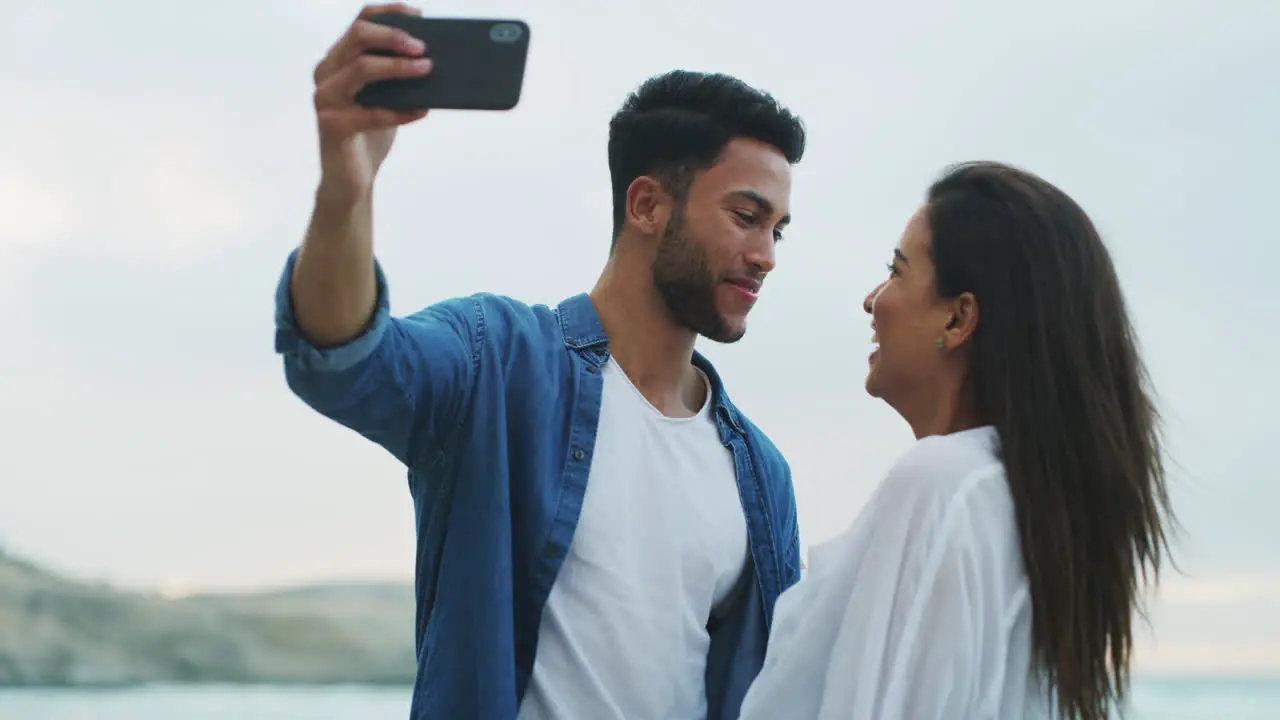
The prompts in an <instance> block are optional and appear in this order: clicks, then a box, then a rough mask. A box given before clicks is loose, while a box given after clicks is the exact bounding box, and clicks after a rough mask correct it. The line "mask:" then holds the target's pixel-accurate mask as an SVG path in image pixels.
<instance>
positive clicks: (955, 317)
mask: <svg viewBox="0 0 1280 720" xmlns="http://www.w3.org/2000/svg"><path fill="white" fill-rule="evenodd" d="M978 315H979V312H978V298H976V297H974V295H973V293H969V292H966V293H961V294H960V296H959V297H957V298H956V299H955V300H952V301H951V318H950V319H949V320H948V321H947V327H946V330H944V331H943V336H944V337H945V338H946V344H947V347H952V348H957V347H960V346H961V345H963V344H965V343H966V342H968V340H969V338H970V337H971V336H972V335H973V333H974V331H975V330H977V329H978Z"/></svg>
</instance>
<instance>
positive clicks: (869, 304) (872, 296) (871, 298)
mask: <svg viewBox="0 0 1280 720" xmlns="http://www.w3.org/2000/svg"><path fill="white" fill-rule="evenodd" d="M883 289H884V283H880V284H879V285H877V286H876V287H875V289H874V290H872V291H871V292H869V293H867V296H866V297H865V298H863V300H862V309H863V310H864V311H865V312H866V313H867V314H868V315H870V314H871V311H873V310H875V309H876V297H877V296H878V295H880V291H881V290H883Z"/></svg>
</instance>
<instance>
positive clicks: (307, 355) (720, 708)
mask: <svg viewBox="0 0 1280 720" xmlns="http://www.w3.org/2000/svg"><path fill="white" fill-rule="evenodd" d="M295 258H296V252H295V254H293V255H291V256H290V257H289V261H288V263H287V265H286V268H285V271H284V275H283V277H282V278H281V280H280V284H279V287H278V289H277V293H276V350H277V352H279V353H281V354H282V355H283V357H284V369H285V376H286V378H287V380H288V383H289V387H290V388H291V389H292V390H293V392H294V393H296V394H297V395H298V397H300V398H302V400H303V401H305V402H306V403H307V404H308V405H310V406H311V407H312V408H314V409H315V410H317V411H319V412H320V413H322V414H323V415H325V416H327V417H329V418H331V419H333V420H335V421H337V422H339V423H341V424H343V425H345V426H346V427H348V428H351V429H352V430H355V431H356V432H358V433H360V434H361V435H364V436H365V437H366V438H368V439H370V440H372V441H374V442H376V443H378V444H379V445H381V446H382V447H384V448H386V449H387V450H388V451H389V452H390V453H391V454H393V455H394V456H395V457H397V458H398V459H399V460H400V461H401V462H403V463H404V464H405V465H406V467H407V468H408V475H409V492H410V495H412V497H413V502H414V509H415V517H416V520H417V563H416V564H417V567H416V593H417V618H416V643H417V645H416V646H417V657H418V669H417V679H416V681H415V683H414V689H413V701H412V711H411V717H412V718H448V719H450V720H452V719H453V718H479V719H482V720H489V719H492V720H511V719H512V718H515V717H516V710H517V708H518V707H519V703H520V699H521V698H522V697H523V695H524V691H525V688H526V687H527V685H528V682H529V676H530V674H531V673H532V671H533V659H534V653H535V652H536V650H537V640H538V624H539V622H540V620H541V617H542V609H543V606H544V605H545V603H546V600H547V595H548V593H549V592H550V591H551V585H552V583H554V582H555V579H556V574H557V573H558V572H559V571H560V567H561V565H562V563H563V561H564V557H565V552H566V550H567V549H568V547H569V544H570V542H571V541H572V539H573V533H574V529H575V528H576V526H577V524H578V515H579V513H580V512H581V511H582V501H583V495H584V492H585V490H586V485H587V475H588V472H589V470H590V468H591V459H592V453H593V452H594V449H595V440H596V426H597V423H598V420H599V417H600V398H601V389H602V378H601V374H600V371H601V368H602V366H603V364H604V363H605V361H606V359H607V358H608V356H609V338H608V337H607V336H606V335H605V332H604V328H603V327H602V326H601V324H600V318H599V316H598V315H597V314H596V311H595V307H594V305H593V304H592V302H591V300H590V298H589V297H587V296H586V295H585V294H584V295H578V296H576V297H572V298H569V299H568V300H565V301H564V302H562V303H561V304H560V305H559V306H558V307H556V308H554V309H553V308H549V307H547V306H542V305H539V306H528V305H525V304H523V303H520V302H518V301H515V300H512V299H510V298H506V297H500V296H496V295H491V294H478V295H474V296H470V297H463V298H456V299H452V300H447V301H444V302H440V303H438V304H435V305H432V306H430V307H428V308H426V309H424V310H422V311H420V312H418V313H416V314H414V315H410V316H408V317H404V318H393V317H391V315H390V312H389V306H388V301H387V290H386V279H385V277H384V276H383V274H382V270H381V268H379V269H378V271H377V273H378V288H379V300H378V306H377V311H376V314H375V316H374V318H373V320H372V322H371V323H370V325H369V327H368V329H367V330H366V331H365V332H364V334H363V335H361V336H360V337H358V338H356V339H354V340H352V341H351V342H350V343H348V344H346V345H344V346H341V347H337V348H330V349H323V350H322V349H318V348H316V347H315V346H313V345H311V344H309V343H308V342H307V341H306V340H305V339H304V338H303V337H302V336H301V334H300V333H299V331H298V329H297V327H296V325H295V323H294V319H293V310H292V307H291V302H290V296H289V278H290V275H291V273H292V270H293V263H294V260H295ZM694 362H695V363H696V364H697V365H698V366H699V367H700V368H702V370H703V371H704V372H706V374H707V376H708V377H709V378H710V380H711V384H712V402H713V403H714V408H715V413H714V415H715V420H716V425H717V427H718V428H719V432H720V439H721V442H723V443H724V446H725V448H726V449H727V452H731V453H732V454H733V459H734V464H735V466H736V469H737V478H738V489H739V494H740V496H741V498H742V507H743V510H744V513H745V517H746V520H747V537H748V543H749V545H750V548H749V549H750V557H751V561H752V562H749V563H748V564H747V570H746V572H745V573H744V578H743V580H742V582H740V583H739V592H737V593H736V594H735V598H734V599H732V600H731V601H729V602H726V603H725V606H724V607H720V608H717V610H716V611H715V612H714V613H713V617H712V618H711V619H710V621H709V623H708V630H709V632H710V637H711V642H710V649H709V651H708V657H707V669H706V688H707V706H708V717H709V718H736V717H737V716H738V708H739V706H740V704H741V701H742V697H743V695H744V694H745V693H746V690H747V687H748V686H749V685H750V683H751V681H752V680H753V679H754V678H755V676H756V674H757V673H758V672H759V670H760V667H761V664H762V663H763V661H764V655H765V644H766V641H767V639H768V630H769V624H770V620H771V618H772V615H773V607H774V602H775V600H776V599H777V597H778V595H779V594H780V593H781V592H782V591H783V590H785V589H786V588H788V587H790V586H791V585H793V584H794V583H795V582H797V581H798V580H799V578H800V545H799V534H798V527H797V522H796V509H795V496H794V492H793V490H792V486H791V473H790V469H789V468H788V466H787V463H786V461H785V460H784V459H783V457H782V455H781V454H780V453H779V452H778V450H777V449H776V448H775V447H774V446H773V444H772V443H771V442H770V441H769V439H768V438H767V437H765V435H764V433H762V432H761V431H760V430H758V429H757V428H756V427H755V426H754V425H752V424H751V422H750V421H748V420H747V419H746V418H745V417H744V416H743V415H742V413H741V412H739V411H738V409H737V408H735V407H734V405H733V403H732V402H730V400H729V397H728V395H727V394H726V393H725V391H724V387H723V385H722V383H721V381H720V378H719V376H718V375H717V374H716V372H715V370H714V369H713V368H712V367H711V365H710V363H708V362H707V360H706V359H705V358H703V357H702V356H700V355H697V356H695V358H694ZM661 528H662V523H661V519H660V518H654V532H661ZM673 597H674V596H673ZM620 652H626V650H625V649H622V650H620Z"/></svg>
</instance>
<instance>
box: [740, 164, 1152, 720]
mask: <svg viewBox="0 0 1280 720" xmlns="http://www.w3.org/2000/svg"><path fill="white" fill-rule="evenodd" d="M863 307H864V309H865V310H866V311H867V313H869V314H870V315H871V326H872V332H873V337H872V341H873V342H877V343H878V347H877V349H876V350H875V352H873V353H872V354H871V359H870V371H869V373H868V375H867V382H866V386H867V392H868V393H870V394H871V395H872V396H873V397H877V398H880V399H882V400H884V401H885V402H887V403H889V405H891V406H892V407H893V408H894V409H895V410H897V411H898V413H899V414H900V415H901V416H902V417H903V419H904V420H906V421H907V423H908V424H909V425H910V426H911V429H912V431H913V432H914V433H915V436H916V438H917V442H916V443H915V445H914V446H913V447H912V448H911V449H910V451H909V452H908V453H907V454H906V456H905V457H903V458H902V460H901V461H899V462H898V464H897V465H896V466H895V467H894V468H893V469H892V470H891V471H890V472H889V474H888V477H886V478H885V480H884V481H883V483H882V484H881V485H880V487H879V488H878V489H877V490H876V492H875V494H874V495H873V496H872V498H871V500H870V501H869V502H868V504H867V506H866V508H865V509H864V510H863V511H862V513H861V514H860V515H859V517H858V519H857V520H856V521H855V523H854V525H853V526H852V527H851V528H850V529H849V530H848V531H846V533H845V534H844V535H842V536H841V537H838V538H836V539H834V540H832V541H830V542H828V543H826V544H824V545H821V546H819V547H816V548H814V549H813V551H812V552H811V553H810V558H809V560H810V563H809V569H808V575H807V577H806V579H805V580H804V581H803V582H801V583H800V584H799V585H797V586H796V587H795V588H793V589H792V590H790V591H788V592H787V593H786V594H784V595H783V597H782V598H781V599H780V600H779V602H778V606H777V609H776V612H775V615H774V623H773V630H772V635H771V637H770V645H769V652H768V657H767V659H766V661H765V665H764V668H763V669H762V671H761V673H760V675H759V677H758V678H757V680H756V682H755V684H754V685H753V686H752V688H751V690H750V692H749V693H748V694H747V696H746V698H745V699H744V703H743V709H742V717H743V718H751V719H763V718H770V719H784V718H785V719H786V720H802V719H804V718H857V719H863V718H865V719H867V720H871V719H875V720H933V719H937V720H942V719H943V718H945V719H947V720H959V719H966V718H999V719H1001V720H1003V719H1004V718H1017V719H1019V720H1021V719H1022V718H1035V717H1059V716H1062V717H1069V718H1083V719H1086V720H1103V719H1104V718H1106V717H1108V715H1109V713H1110V711H1111V709H1112V708H1114V707H1116V706H1117V705H1118V704H1119V702H1120V701H1121V700H1122V699H1123V697H1124V694H1125V690H1126V685H1127V680H1128V671H1129V654H1130V648H1131V647H1132V641H1133V620H1134V617H1135V613H1136V612H1137V611H1140V609H1141V607H1140V592H1141V590H1142V587H1141V586H1142V585H1143V583H1144V581H1145V580H1146V579H1147V577H1148V575H1150V577H1151V578H1152V579H1153V580H1154V579H1155V577H1156V575H1157V574H1158V571H1159V567H1160V564H1161V560H1162V558H1163V556H1164V555H1165V554H1167V551H1168V546H1167V542H1166V532H1165V528H1166V526H1167V525H1168V524H1169V523H1170V522H1171V521H1172V520H1171V511H1170V508H1169V501H1168V496H1167V495H1166V492H1165V481H1164V469H1163V465H1162V462H1161V455H1160V447H1159V437H1158V431H1157V415H1156V412H1155V409H1154V408H1153V405H1152V401H1151V398H1150V396H1149V395H1148V392H1147V389H1146V375H1145V371H1144V369H1143V366H1142V363H1141V361H1140V359H1139V357H1138V352H1137V349H1136V347H1135V342H1134V334H1133V330H1132V328H1131V327H1130V324H1129V318H1128V315H1127V313H1126V311H1125V305H1124V299H1123V297H1122V296H1121V292H1120V286H1119V283H1118V282H1117V280H1116V275H1115V270H1114V268H1113V267H1112V264H1111V259H1110V257H1109V255H1108V253H1107V250H1106V248H1105V247H1104V246H1103V244H1102V241H1101V239H1100V238H1099V236H1098V233H1097V231H1096V230H1095V229H1094V227H1093V224H1092V223H1091V222H1090V220H1089V218H1088V217H1087V216H1086V215H1085V213H1084V211H1083V210H1081V209H1080V207H1079V206H1077V205H1076V203H1075V202H1073V201H1072V200H1071V198H1069V197H1067V195H1065V194H1064V193H1063V192H1062V191H1060V190H1058V189H1057V188H1055V187H1054V186H1052V185H1050V184H1049V183H1047V182H1045V181H1044V180H1041V179H1040V178H1038V177H1035V176H1034V175H1031V174H1028V173H1026V172H1022V171H1019V170H1016V169H1013V168H1010V167H1006V166H1002V165H997V164H990V163H978V164H968V165H963V166H960V167H957V168H955V169H953V170H951V171H950V172H948V173H947V174H946V175H945V176H944V177H942V179H940V180H939V181H938V182H937V183H935V184H934V185H933V187H932V188H930V190H929V193H928V201H927V203H926V204H925V206H924V207H923V209H921V210H920V211H919V212H918V213H917V214H916V215H915V216H914V217H913V218H912V219H911V222H910V223H909V224H908V226H907V229H906V232H905V234H904V235H903V237H902V240H901V243H900V244H899V246H898V248H897V249H896V250H895V251H894V253H893V261H892V262H891V263H890V266H889V278H888V279H887V280H885V281H884V282H883V283H882V284H881V285H880V286H879V287H877V288H876V289H875V290H874V291H873V292H872V293H871V295H869V296H868V297H867V299H866V301H865V302H864V305H863Z"/></svg>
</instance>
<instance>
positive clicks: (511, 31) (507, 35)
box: [489, 23, 521, 43]
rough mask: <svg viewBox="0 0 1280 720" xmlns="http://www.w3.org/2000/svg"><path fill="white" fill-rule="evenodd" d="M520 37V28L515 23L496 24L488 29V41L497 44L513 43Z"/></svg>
mask: <svg viewBox="0 0 1280 720" xmlns="http://www.w3.org/2000/svg"><path fill="white" fill-rule="evenodd" d="M520 35H521V31H520V26H519V25H516V24H515V23H498V24H497V25H494V26H493V27H492V28H490V29H489V39H490V40H492V41H494V42H499V43H513V42H515V41H517V40H519V39H520Z"/></svg>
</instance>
